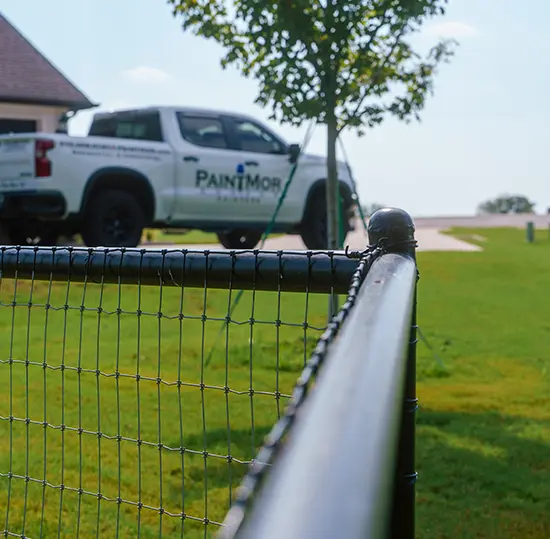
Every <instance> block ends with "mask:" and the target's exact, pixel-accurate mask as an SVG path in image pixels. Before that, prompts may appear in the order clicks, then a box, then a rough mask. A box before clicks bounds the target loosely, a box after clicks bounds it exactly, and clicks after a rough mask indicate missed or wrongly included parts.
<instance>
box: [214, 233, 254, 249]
mask: <svg viewBox="0 0 550 539" xmlns="http://www.w3.org/2000/svg"><path fill="white" fill-rule="evenodd" d="M218 239H219V240H220V243H221V244H222V245H223V246H224V247H225V248H226V249H254V247H256V245H258V243H259V242H260V240H261V239H262V233H261V231H259V230H231V231H229V232H224V233H221V232H220V233H219V234H218Z"/></svg>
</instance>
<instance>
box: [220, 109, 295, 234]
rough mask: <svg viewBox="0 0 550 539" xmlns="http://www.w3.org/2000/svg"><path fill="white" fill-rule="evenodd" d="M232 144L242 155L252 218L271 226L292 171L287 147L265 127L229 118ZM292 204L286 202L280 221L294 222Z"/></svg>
mask: <svg viewBox="0 0 550 539" xmlns="http://www.w3.org/2000/svg"><path fill="white" fill-rule="evenodd" d="M226 121H227V122H228V124H229V126H228V131H229V132H230V133H231V142H232V144H233V145H234V147H235V148H237V149H238V151H239V153H240V159H241V161H242V162H243V164H244V167H245V170H244V173H245V176H246V184H247V187H248V192H249V196H250V197H252V198H253V199H254V203H253V204H250V208H251V218H253V219H254V220H255V221H257V222H262V223H264V222H269V221H270V220H271V217H272V215H273V212H274V211H275V208H276V206H277V203H278V202H279V198H280V196H281V194H282V191H283V188H284V186H285V184H286V182H287V180H288V176H289V174H290V171H291V169H292V165H291V163H290V161H289V155H288V150H287V148H286V144H285V143H284V142H283V141H281V140H280V139H279V138H277V137H276V135H274V134H273V133H271V132H269V131H268V130H267V129H266V128H265V127H263V126H262V125H260V124H259V123H257V122H254V121H252V120H249V119H242V118H238V117H229V118H227V120H226ZM292 204H293V201H292V200H291V198H287V199H286V200H285V202H284V205H283V207H281V209H280V211H279V214H278V217H277V221H289V220H290V221H292V214H293V209H292Z"/></svg>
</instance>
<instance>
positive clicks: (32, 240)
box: [4, 219, 59, 247]
mask: <svg viewBox="0 0 550 539" xmlns="http://www.w3.org/2000/svg"><path fill="white" fill-rule="evenodd" d="M4 228H5V232H6V235H7V238H8V240H9V242H10V243H11V244H12V245H21V246H23V247H24V246H30V245H32V246H35V245H36V246H41V247H42V246H47V247H53V246H54V245H57V240H58V239H59V234H58V233H57V231H56V230H55V229H54V228H53V227H52V226H51V225H48V223H42V222H40V221H32V220H30V219H28V220H25V221H13V222H7V223H4Z"/></svg>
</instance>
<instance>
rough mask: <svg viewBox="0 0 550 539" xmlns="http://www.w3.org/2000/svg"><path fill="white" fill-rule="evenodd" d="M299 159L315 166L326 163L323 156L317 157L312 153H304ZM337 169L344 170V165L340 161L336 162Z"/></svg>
mask: <svg viewBox="0 0 550 539" xmlns="http://www.w3.org/2000/svg"><path fill="white" fill-rule="evenodd" d="M300 159H303V160H304V161H305V162H306V163H315V164H319V165H321V164H325V163H326V162H327V158H326V157H325V156H324V155H317V154H313V153H304V154H303V155H302V156H301V158H300ZM336 163H337V165H338V168H340V167H344V168H346V163H345V162H344V161H341V160H337V161H336Z"/></svg>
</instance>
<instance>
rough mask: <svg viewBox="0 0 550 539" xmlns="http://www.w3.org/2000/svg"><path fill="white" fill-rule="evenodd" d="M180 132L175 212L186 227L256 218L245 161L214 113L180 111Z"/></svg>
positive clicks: (176, 218)
mask: <svg viewBox="0 0 550 539" xmlns="http://www.w3.org/2000/svg"><path fill="white" fill-rule="evenodd" d="M176 115H177V120H178V122H177V123H178V127H179V130H180V133H181V144H180V145H178V146H177V150H176V151H177V163H178V165H177V167H178V173H177V176H178V181H177V188H176V198H177V214H176V216H175V217H174V221H178V222H180V223H182V226H196V227H202V228H208V227H215V226H216V223H224V224H225V223H228V222H229V223H235V224H237V223H239V222H240V223H246V222H249V221H250V220H251V219H253V213H252V212H251V208H250V207H251V204H250V203H248V202H247V201H246V197H247V193H246V181H245V180H246V178H245V176H244V171H245V166H246V165H245V164H244V163H243V156H242V154H241V152H239V151H236V150H235V149H232V148H231V147H230V144H229V140H228V133H227V131H226V127H225V125H224V122H223V121H222V119H221V118H220V116H219V115H217V114H216V113H212V114H208V113H204V114H202V113H198V112H182V111H178V112H176Z"/></svg>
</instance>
